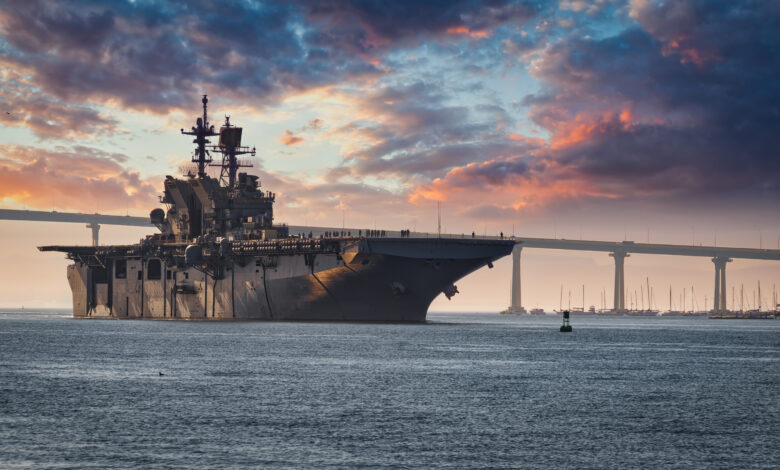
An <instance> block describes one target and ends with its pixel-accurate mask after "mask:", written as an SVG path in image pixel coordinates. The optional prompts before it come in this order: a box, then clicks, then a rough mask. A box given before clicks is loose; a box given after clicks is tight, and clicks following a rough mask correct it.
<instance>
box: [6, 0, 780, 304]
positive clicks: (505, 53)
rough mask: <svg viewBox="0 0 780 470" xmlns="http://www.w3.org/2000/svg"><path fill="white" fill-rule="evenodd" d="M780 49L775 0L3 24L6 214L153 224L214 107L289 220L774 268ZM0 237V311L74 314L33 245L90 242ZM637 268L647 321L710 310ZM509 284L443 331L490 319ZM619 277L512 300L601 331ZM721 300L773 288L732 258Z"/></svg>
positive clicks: (109, 11) (771, 279)
mask: <svg viewBox="0 0 780 470" xmlns="http://www.w3.org/2000/svg"><path fill="white" fill-rule="evenodd" d="M779 45H780V2H777V1H749V0H746V1H733V0H724V1H720V0H708V1H686V0H681V1H669V2H659V1H649V0H630V1H618V0H615V1H611V0H594V1H587V2H586V1H580V0H561V1H560V2H552V1H551V2H538V1H536V2H534V1H504V0H482V1H480V0H468V1H458V0H450V1H435V0H429V1H426V2H419V1H402V0H398V1H393V2H380V1H357V0H355V1H346V0H345V1H328V0H325V1H319V2H309V1H294V0H291V1H284V2H254V1H220V2H206V1H203V2H196V1H181V2H173V1H172V2H155V1H115V2H110V1H70V2H59V1H35V0H24V1H14V0H0V207H3V208H28V209H41V210H52V209H56V210H59V211H85V212H100V213H107V214H132V215H141V216H145V215H147V214H148V213H149V211H150V210H151V209H152V208H155V207H158V206H159V202H158V199H157V197H158V195H159V194H160V192H161V189H162V179H163V178H164V176H165V175H166V174H174V175H178V174H181V171H183V170H185V171H186V168H187V167H188V162H189V160H190V157H191V152H192V144H191V143H190V139H188V138H187V137H183V136H181V135H179V129H181V128H187V127H189V126H191V125H193V124H194V119H195V117H196V116H197V115H198V114H199V113H200V106H201V103H200V97H201V95H202V94H208V96H209V100H210V101H209V110H210V118H211V121H212V123H214V124H217V125H218V124H219V123H221V122H222V121H223V120H224V117H225V116H227V115H229V116H230V117H231V122H232V123H234V124H237V125H241V126H243V128H244V144H248V145H250V146H256V148H257V155H256V156H255V157H254V158H252V159H251V161H252V163H253V165H254V166H253V167H252V168H250V169H249V170H248V171H249V172H250V173H255V174H258V175H260V179H261V182H262V185H263V187H264V188H266V189H268V190H271V191H274V192H276V193H277V204H276V219H277V221H279V222H287V223H290V224H297V225H319V226H340V225H341V223H342V220H344V223H345V224H346V225H347V226H353V227H378V228H387V229H396V230H397V229H402V228H408V229H412V230H416V231H430V232H435V231H436V224H437V205H439V204H440V206H441V212H442V224H443V230H444V231H445V232H451V233H470V232H472V231H474V232H477V233H487V234H494V235H495V234H498V233H499V232H504V233H505V234H516V235H518V236H533V237H559V238H561V237H562V238H584V239H603V240H624V239H627V240H635V241H651V242H664V243H683V244H691V243H693V244H697V245H698V244H717V245H732V246H745V247H763V248H780V204H778V203H779V202H780V155H779V154H778V148H780V132H778V130H779V129H780V81H778V80H777V77H778V74H779V73H780V51H779V50H778V49H779V48H780V47H779ZM0 235H1V236H2V240H3V242H4V243H3V244H2V246H0V263H2V266H3V268H2V270H0V306H13V307H16V306H18V305H20V304H27V305H37V306H60V305H67V304H68V302H69V290H68V287H67V282H66V281H65V279H64V272H65V271H64V270H65V264H66V263H65V261H64V260H62V259H61V258H59V257H58V256H59V255H54V254H42V253H38V251H37V250H36V249H35V246H38V245H43V244H55V243H62V244H65V243H85V244H86V243H88V242H89V231H88V230H87V229H86V228H82V227H80V226H78V225H74V226H70V225H65V224H45V223H32V222H8V221H0ZM143 235H144V231H143V230H142V229H136V228H119V227H114V228H107V227H106V228H103V229H102V232H101V241H102V242H104V243H128V242H135V241H137V240H138V239H140V238H141V237H142V236H143ZM626 270H627V271H626V276H627V279H626V284H627V287H628V289H629V291H633V290H634V289H636V290H639V288H640V286H642V285H644V284H646V282H647V280H648V279H649V281H650V282H651V284H653V286H654V296H655V297H656V302H657V303H660V306H666V304H668V297H669V296H668V289H669V286H670V285H671V286H673V295H672V297H673V299H677V298H678V297H679V294H680V293H681V292H679V291H681V290H682V287H683V286H694V287H695V291H696V293H697V296H698V302H699V303H700V304H703V302H704V296H705V295H707V296H709V298H710V300H709V302H710V305H711V302H712V301H711V298H712V293H711V290H712V287H711V284H712V283H713V277H714V275H713V272H714V269H713V266H712V262H711V261H709V260H707V259H679V258H674V257H664V256H660V257H659V256H656V257H648V256H634V257H632V258H631V259H629V260H627V262H626ZM510 271H511V268H510V262H509V260H508V259H504V260H501V261H499V262H498V263H496V265H495V268H494V269H492V270H488V269H484V270H482V271H479V272H477V273H475V274H473V275H472V276H470V277H469V278H466V279H464V280H463V281H461V282H460V283H459V284H458V286H459V290H460V291H461V292H462V294H460V295H459V296H457V297H455V298H454V299H453V300H452V301H447V300H446V299H443V298H439V299H437V300H436V301H435V303H434V305H433V308H434V309H435V310H466V311H495V310H498V309H503V308H505V307H506V305H508V302H509V276H510ZM612 272H613V271H612V265H611V260H610V259H609V258H608V257H607V256H606V255H605V254H603V253H602V254H592V253H566V252H554V251H549V250H536V251H532V250H524V253H523V289H524V292H523V298H524V302H525V303H526V306H528V307H534V306H541V307H544V308H547V309H551V308H558V307H559V304H560V300H559V299H560V297H561V291H564V297H566V298H568V291H569V290H571V291H572V297H573V301H572V303H573V304H576V305H581V304H582V303H583V302H582V300H581V298H582V294H581V291H582V287H583V285H584V287H585V290H586V299H585V304H586V305H591V304H592V305H596V306H597V307H598V306H600V304H601V296H602V292H605V293H606V297H607V299H608V300H609V299H611V285H612V282H613V281H612ZM727 281H728V284H729V286H728V288H727V290H728V291H729V293H730V294H729V295H730V296H731V292H732V287H733V288H735V289H736V292H739V290H740V288H741V286H742V285H744V291H745V295H746V296H749V295H750V294H749V293H752V292H753V291H754V290H757V285H758V282H759V281H760V282H761V283H762V285H763V286H764V288H763V291H762V293H763V295H764V302H766V301H767V300H771V292H772V287H771V286H772V285H774V284H780V266H778V264H777V263H771V262H770V263H768V262H750V261H742V260H737V261H735V262H733V263H731V264H730V265H729V268H728V275H727ZM661 292H664V294H663V295H661ZM767 292H768V293H769V294H767ZM737 296H738V294H737ZM662 298H663V299H665V300H664V301H661V299H662ZM577 299H580V300H577ZM565 300H567V299H565ZM674 302H675V303H676V302H677V300H674ZM729 302H730V300H729ZM565 303H566V302H564V304H565ZM608 304H611V302H608Z"/></svg>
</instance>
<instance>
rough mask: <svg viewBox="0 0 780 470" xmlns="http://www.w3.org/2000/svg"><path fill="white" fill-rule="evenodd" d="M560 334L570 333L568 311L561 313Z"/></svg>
mask: <svg viewBox="0 0 780 470" xmlns="http://www.w3.org/2000/svg"><path fill="white" fill-rule="evenodd" d="M561 333H571V323H569V311H568V310H564V311H563V325H561Z"/></svg>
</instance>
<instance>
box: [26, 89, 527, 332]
mask: <svg viewBox="0 0 780 470" xmlns="http://www.w3.org/2000/svg"><path fill="white" fill-rule="evenodd" d="M202 102H203V116H202V117H198V118H197V120H196V125H195V126H193V127H192V128H191V129H190V130H186V131H185V130H184V129H182V131H181V132H182V134H185V135H191V136H194V137H195V139H194V140H193V143H195V144H196V148H195V152H194V154H193V158H192V161H193V162H195V163H197V174H194V173H193V172H190V173H189V174H188V175H187V176H185V177H183V178H174V177H172V176H167V177H166V179H165V181H164V192H163V195H162V196H161V197H160V202H161V203H162V204H164V205H165V207H166V210H163V209H161V208H157V209H154V210H152V211H151V213H150V219H151V223H152V224H154V225H155V226H156V227H157V228H158V229H159V233H155V234H153V235H149V236H147V237H146V238H144V239H142V240H141V241H140V243H138V244H134V245H112V246H45V247H40V248H39V249H40V250H41V251H58V252H65V253H67V258H68V259H70V260H71V261H73V264H71V265H69V266H68V267H67V278H68V282H69V283H70V288H71V291H72V293H73V316H74V317H79V318H116V319H124V318H134V319H170V320H179V319H182V320H326V321H389V322H423V321H425V318H426V314H427V311H428V307H429V306H430V304H431V302H432V301H433V300H434V299H435V298H436V297H437V296H438V295H439V294H441V293H443V294H444V295H446V296H447V297H448V298H449V297H451V296H453V295H455V294H456V293H457V292H458V289H457V287H456V286H455V284H454V283H455V282H456V281H457V280H458V279H460V278H462V277H463V276H465V275H467V274H469V273H471V272H472V271H475V270H477V269H479V268H480V267H482V266H485V265H488V266H490V267H492V264H491V263H492V262H493V261H495V260H496V259H498V258H501V257H502V256H505V255H507V254H509V253H510V252H511V251H512V247H513V245H514V242H513V241H509V240H479V239H474V238H440V237H436V238H415V237H412V236H410V235H411V234H410V233H409V232H408V231H404V232H401V233H402V234H403V235H404V236H399V237H392V236H383V235H386V234H385V233H384V232H382V231H374V230H367V231H365V233H364V231H362V230H360V231H358V233H352V232H351V231H350V232H344V231H333V232H326V233H325V234H322V233H320V234H319V235H314V234H312V233H308V234H302V235H301V234H298V235H291V234H290V233H289V228H288V226H286V225H283V224H276V223H275V222H274V214H273V205H274V202H275V199H276V195H275V194H274V193H272V192H268V191H262V190H261V189H260V181H259V180H258V177H257V176H254V175H250V174H247V173H238V170H239V169H240V168H242V167H245V166H249V165H248V164H247V163H245V162H241V161H240V160H238V158H237V157H238V156H240V155H244V154H252V155H254V154H255V150H254V149H251V150H250V149H249V148H248V147H244V146H242V145H241V137H242V128H241V127H237V126H235V125H233V124H231V123H230V120H229V118H228V117H226V119H225V123H224V125H222V126H221V129H220V130H219V132H217V131H215V129H214V126H213V125H210V124H209V121H208V114H207V103H208V99H207V97H206V95H204V96H203V100H202ZM209 137H219V140H218V144H217V145H210V144H211V142H210V141H209ZM212 153H218V154H221V155H222V159H221V162H219V163H215V162H213V161H212V159H211V154H212ZM207 166H218V167H221V171H220V177H219V179H217V178H214V177H211V176H209V175H207V173H206V167H207Z"/></svg>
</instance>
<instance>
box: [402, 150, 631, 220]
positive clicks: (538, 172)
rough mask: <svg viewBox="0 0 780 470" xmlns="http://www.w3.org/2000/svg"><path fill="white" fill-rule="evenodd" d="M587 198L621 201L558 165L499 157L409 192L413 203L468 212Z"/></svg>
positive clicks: (519, 207)
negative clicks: (445, 205)
mask: <svg viewBox="0 0 780 470" xmlns="http://www.w3.org/2000/svg"><path fill="white" fill-rule="evenodd" d="M513 167H514V168H513ZM586 196H592V197H602V198H604V197H606V198H615V197H617V195H616V194H614V193H610V192H608V191H604V190H602V189H600V188H599V187H598V185H596V184H594V183H593V182H590V181H588V180H587V179H586V178H584V177H582V176H581V175H579V174H577V173H576V172H575V171H574V170H573V169H570V168H567V167H564V166H561V165H560V164H558V163H556V162H554V161H542V162H540V163H538V164H534V165H530V164H529V165H525V164H524V163H523V160H522V159H519V158H502V157H499V158H496V159H493V160H488V161H485V162H481V163H469V164H468V165H465V166H462V167H458V168H453V169H452V170H450V171H449V172H447V174H446V175H445V176H444V177H443V178H436V179H435V180H433V181H431V182H430V183H425V184H420V185H418V186H417V187H415V188H414V189H412V190H411V191H410V192H409V202H410V203H412V204H419V203H421V202H423V201H424V200H430V201H448V202H449V203H450V204H451V205H453V204H454V205H455V206H457V207H462V208H464V210H466V209H471V208H474V207H475V206H480V205H490V206H496V207H503V208H510V209H512V210H513V211H521V210H535V209H538V208H540V207H542V206H544V205H548V204H550V203H552V202H556V201H559V200H563V199H575V198H580V197H586Z"/></svg>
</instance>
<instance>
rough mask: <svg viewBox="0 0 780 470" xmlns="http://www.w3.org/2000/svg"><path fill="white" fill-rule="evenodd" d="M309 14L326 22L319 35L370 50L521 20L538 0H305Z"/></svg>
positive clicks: (531, 12)
mask: <svg viewBox="0 0 780 470" xmlns="http://www.w3.org/2000/svg"><path fill="white" fill-rule="evenodd" d="M304 4H305V5H307V10H308V17H309V18H311V19H312V20H313V21H315V22H316V21H322V22H325V23H326V24H327V25H329V26H330V27H327V28H323V30H322V32H321V36H320V37H319V39H320V40H327V41H330V42H337V43H342V44H343V47H345V48H358V49H359V52H364V53H366V52H372V51H373V50H375V49H377V48H383V46H385V45H387V44H397V43H403V42H405V41H411V40H416V39H419V38H420V37H421V36H433V35H441V34H444V33H449V34H468V33H474V32H477V31H487V30H491V29H493V28H495V27H498V26H501V25H504V24H507V23H513V24H521V23H525V22H526V21H528V20H529V19H531V18H533V17H534V16H535V15H536V14H537V13H538V11H539V10H540V7H539V6H538V3H537V2H531V1H506V0H485V1H474V0H428V1H424V2H421V1H417V0H399V1H393V2H387V1H382V0H373V1H372V0H364V1H361V0H352V1H339V0H335V1H334V0H330V1H321V2H306V3H304Z"/></svg>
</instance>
